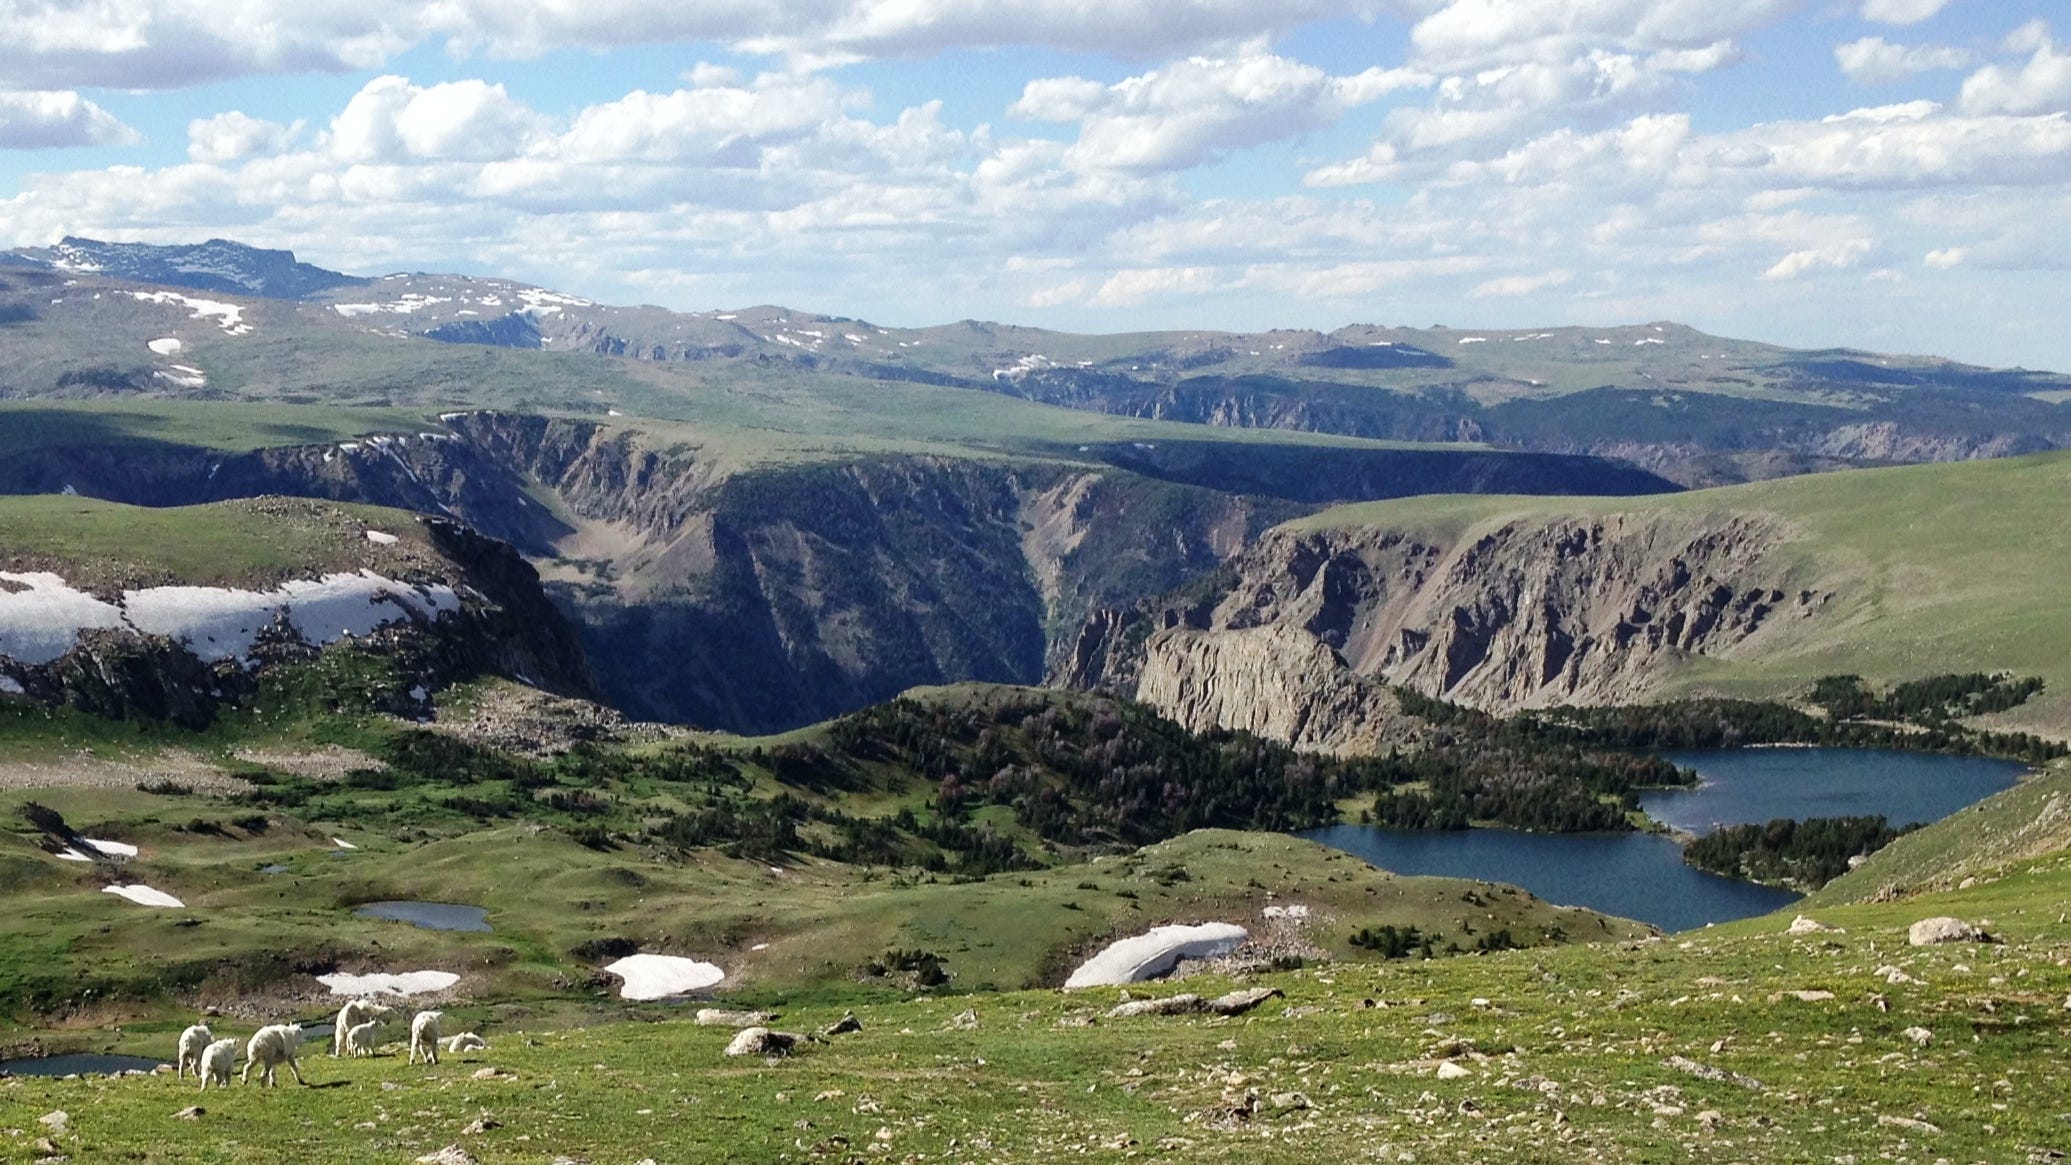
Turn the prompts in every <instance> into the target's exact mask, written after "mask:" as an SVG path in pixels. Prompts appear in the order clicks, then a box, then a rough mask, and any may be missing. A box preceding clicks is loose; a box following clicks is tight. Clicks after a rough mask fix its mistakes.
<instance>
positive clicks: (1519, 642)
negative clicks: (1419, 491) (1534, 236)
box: [1066, 515, 1833, 750]
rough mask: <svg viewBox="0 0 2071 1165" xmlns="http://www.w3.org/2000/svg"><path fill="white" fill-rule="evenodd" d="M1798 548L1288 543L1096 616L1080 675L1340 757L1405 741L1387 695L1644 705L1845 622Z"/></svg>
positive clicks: (1638, 525)
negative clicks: (1672, 685)
mask: <svg viewBox="0 0 2071 1165" xmlns="http://www.w3.org/2000/svg"><path fill="white" fill-rule="evenodd" d="M1786 533H1787V532H1786V530H1785V529H1784V527H1783V526H1782V525H1781V523H1780V522H1778V521H1776V520H1774V519H1770V518H1767V517H1763V516H1759V515H1740V516H1731V517H1727V518H1724V519H1716V518H1715V519H1713V520H1712V521H1711V522H1710V523H1709V524H1699V523H1697V522H1695V521H1691V520H1685V519H1681V518H1678V517H1675V516H1666V517H1660V516H1656V517H1640V516H1627V515H1610V516H1604V517H1596V518H1533V519H1522V520H1509V521H1496V522H1489V523H1483V524H1481V525H1479V526H1475V527H1472V528H1470V529H1468V530H1466V531H1464V532H1461V533H1458V534H1456V535H1449V536H1439V535H1428V534H1427V535H1418V534H1413V533H1407V532H1403V531H1392V530H1381V529H1373V530H1324V531H1301V530H1299V529H1282V530H1275V531H1273V532H1271V533H1269V534H1268V535H1267V536H1266V537H1265V538H1264V539H1262V540H1261V542H1260V544H1259V545H1258V546H1256V547H1255V548H1253V549H1252V550H1251V551H1249V552H1247V553H1246V554H1244V555H1242V556H1241V557H1240V558H1239V559H1238V560H1237V561H1235V562H1234V563H1232V564H1231V565H1230V566H1229V567H1226V568H1225V569H1224V570H1223V571H1222V572H1221V573H1220V574H1219V575H1217V576H1216V577H1215V578H1214V579H1213V580H1212V582H1211V583H1210V584H1209V585H1208V586H1207V587H1206V588H1205V589H1196V590H1195V591H1194V592H1192V593H1190V594H1189V595H1188V596H1186V597H1185V598H1183V599H1180V600H1173V601H1166V602H1163V603H1153V604H1148V605H1145V606H1142V607H1139V608H1137V609H1135V610H1133V611H1130V612H1127V613H1117V612H1103V613H1101V614H1100V615H1099V616H1097V617H1096V618H1095V619H1092V620H1089V621H1088V623H1087V625H1086V626H1085V627H1084V628H1083V629H1082V636H1081V650H1080V651H1079V652H1078V653H1077V654H1076V655H1075V656H1074V659H1073V666H1074V668H1075V671H1074V672H1073V673H1072V674H1070V675H1069V676H1067V677H1066V678H1068V679H1069V680H1070V681H1071V682H1073V683H1075V684H1077V685H1079V686H1101V687H1107V688H1110V689H1113V690H1119V691H1126V692H1130V693H1133V694H1135V695H1136V696H1138V697H1139V698H1141V699H1143V700H1145V701H1147V702H1149V703H1151V704H1153V705H1155V706H1157V707H1159V708H1160V709H1162V710H1164V711H1165V712H1166V713H1167V714H1169V715H1172V716H1174V717H1175V718H1177V719H1179V720H1181V721H1183V722H1185V723H1187V724H1188V725H1190V726H1192V727H1195V728H1207V727H1212V726H1213V727H1225V728H1244V729H1248V730H1251V731H1254V732H1259V733H1262V734H1264V735H1268V736H1271V737H1273V738H1275V739H1279V740H1286V741H1290V742H1292V743H1295V744H1297V745H1300V746H1302V747H1311V748H1319V749H1328V750H1344V749H1355V750H1356V749H1357V748H1359V747H1360V746H1361V745H1362V744H1363V743H1365V742H1370V741H1371V740H1373V739H1376V734H1377V733H1380V734H1385V733H1386V732H1387V731H1388V729H1389V728H1390V723H1389V720H1390V716H1391V715H1392V713H1393V712H1394V708H1393V700H1392V698H1391V697H1389V696H1388V694H1387V692H1386V690H1385V686H1386V685H1402V686H1406V687H1409V688H1411V689H1414V690H1416V691H1419V692H1422V693H1425V694H1427V695H1434V696H1443V697H1445V698H1447V699H1450V700H1455V701H1458V702H1461V703H1466V704H1470V705H1474V706H1477V707H1481V708H1486V709H1490V710H1495V711H1508V710H1515V709H1521V708H1535V707H1547V706H1552V705H1557V704H1568V703H1624V702H1630V701H1633V700H1638V699H1643V698H1646V697H1647V696H1648V695H1649V694H1650V693H1652V692H1654V691H1656V690H1658V689H1659V688H1660V687H1661V686H1662V685H1663V684H1664V683H1665V682H1666V681H1668V680H1669V679H1671V678H1673V677H1674V676H1675V675H1676V674H1677V673H1678V672H1679V671H1680V669H1681V668H1682V666H1683V665H1684V664H1686V663H1687V662H1688V661H1690V660H1693V659H1695V658H1697V657H1701V656H1730V655H1732V654H1734V653H1735V652H1741V651H1750V650H1759V649H1760V648H1761V645H1762V644H1763V643H1764V641H1765V640H1768V639H1770V638H1772V637H1784V636H1788V635H1790V634H1791V633H1792V628H1793V626H1794V625H1800V624H1803V623H1804V622H1805V621H1808V620H1813V619H1817V618H1818V617H1819V616H1820V613H1821V612H1822V611H1823V610H1825V609H1827V607H1828V606H1829V603H1830V601H1831V600H1832V598H1833V595H1832V594H1831V593H1829V592H1826V591H1822V590H1811V589H1804V588H1801V587H1798V586H1796V585H1794V584H1793V582H1792V579H1791V572H1790V570H1789V567H1788V564H1787V563H1786V562H1785V561H1784V560H1783V557H1782V556H1781V555H1780V554H1779V553H1778V550H1779V548H1780V546H1781V545H1782V544H1783V542H1784V540H1785V537H1786Z"/></svg>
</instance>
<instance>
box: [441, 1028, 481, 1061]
mask: <svg viewBox="0 0 2071 1165" xmlns="http://www.w3.org/2000/svg"><path fill="white" fill-rule="evenodd" d="M488 1050H489V1041H487V1040H485V1039H483V1038H482V1037H481V1036H478V1035H476V1034H475V1033H473V1032H461V1033H460V1034H459V1035H457V1036H448V1037H446V1051H447V1052H449V1053H451V1054H452V1055H455V1056H457V1055H459V1054H460V1053H462V1052H486V1051H488Z"/></svg>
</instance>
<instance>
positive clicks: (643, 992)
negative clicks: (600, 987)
mask: <svg viewBox="0 0 2071 1165" xmlns="http://www.w3.org/2000/svg"><path fill="white" fill-rule="evenodd" d="M604 970H605V971H607V972H609V973H611V974H613V975H617V976H618V977H619V978H621V979H624V980H625V984H624V986H621V987H620V988H619V989H618V993H619V996H620V998H623V999H667V998H669V997H670V996H672V995H681V994H683V993H684V992H686V991H697V990H701V989H703V988H706V987H711V986H714V985H716V984H717V983H719V982H720V981H721V980H723V979H725V978H726V972H724V971H722V970H720V969H719V968H718V967H717V966H715V965H714V964H711V963H701V962H699V961H698V960H696V959H686V958H682V957H680V956H677V955H627V956H626V957H625V958H623V959H620V960H619V961H617V962H615V963H610V964H607V965H606V966H605V968H604Z"/></svg>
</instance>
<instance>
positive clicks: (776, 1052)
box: [726, 1027, 799, 1056]
mask: <svg viewBox="0 0 2071 1165" xmlns="http://www.w3.org/2000/svg"><path fill="white" fill-rule="evenodd" d="M798 1040H799V1037H798V1036H795V1035H792V1034H791V1033H790V1032H773V1031H771V1030H769V1029H768V1028H766V1027H751V1028H743V1029H741V1033H740V1034H739V1035H737V1036H735V1037H734V1038H733V1040H732V1041H731V1042H729V1043H728V1044H727V1045H726V1054H727V1055H729V1056H785V1055H789V1054H790V1052H791V1049H792V1048H793V1047H795V1046H797V1044H798Z"/></svg>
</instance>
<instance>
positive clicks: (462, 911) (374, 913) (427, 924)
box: [353, 902, 493, 933]
mask: <svg viewBox="0 0 2071 1165" xmlns="http://www.w3.org/2000/svg"><path fill="white" fill-rule="evenodd" d="M353 913H354V914H357V915H359V916H360V917H361V918H385V919H387V920H388V921H390V922H407V923H409V924H410V925H412V926H420V927H423V928H424V929H426V930H460V931H473V932H477V933H487V932H488V931H490V930H491V929H493V928H491V927H490V925H489V912H488V911H487V910H484V909H482V908H481V907H479V906H464V905H462V904H460V903H457V902H369V903H367V904H366V905H364V906H362V907H360V908H359V909H358V910H355V911H353Z"/></svg>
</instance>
